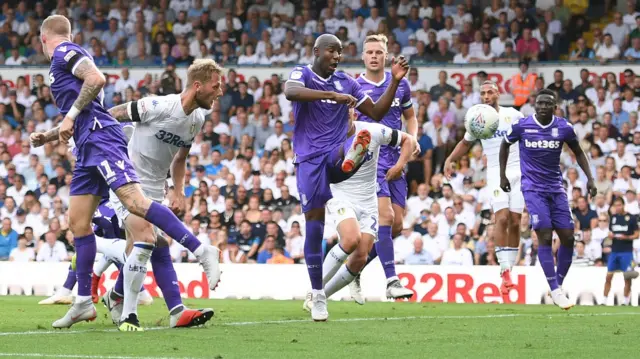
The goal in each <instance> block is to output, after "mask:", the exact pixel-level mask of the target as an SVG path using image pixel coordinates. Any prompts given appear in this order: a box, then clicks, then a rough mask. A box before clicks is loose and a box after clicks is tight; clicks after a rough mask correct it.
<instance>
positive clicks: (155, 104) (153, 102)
mask: <svg viewBox="0 0 640 359" xmlns="http://www.w3.org/2000/svg"><path fill="white" fill-rule="evenodd" d="M151 104H152V105H153V109H154V110H155V109H156V106H158V101H156V100H153V101H151Z"/></svg>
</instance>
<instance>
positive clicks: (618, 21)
mask: <svg viewBox="0 0 640 359" xmlns="http://www.w3.org/2000/svg"><path fill="white" fill-rule="evenodd" d="M603 32H604V33H605V37H606V36H607V34H608V35H611V38H612V40H613V43H614V44H615V45H616V46H617V47H618V48H620V49H624V48H626V47H627V45H628V41H629V34H630V33H631V29H630V28H629V25H627V24H625V23H624V22H623V21H622V14H621V13H619V12H616V13H615V14H614V15H613V22H612V23H609V24H608V25H607V26H606V27H605V28H604V30H603Z"/></svg>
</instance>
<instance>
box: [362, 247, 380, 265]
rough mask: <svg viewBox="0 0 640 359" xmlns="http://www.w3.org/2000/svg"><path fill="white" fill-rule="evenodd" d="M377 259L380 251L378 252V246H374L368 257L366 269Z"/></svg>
mask: <svg viewBox="0 0 640 359" xmlns="http://www.w3.org/2000/svg"><path fill="white" fill-rule="evenodd" d="M376 258H378V251H377V250H376V246H375V245H374V246H373V247H371V251H370V252H369V255H368V256H367V264H365V267H366V266H368V265H369V263H371V261H373V260H374V259H376Z"/></svg>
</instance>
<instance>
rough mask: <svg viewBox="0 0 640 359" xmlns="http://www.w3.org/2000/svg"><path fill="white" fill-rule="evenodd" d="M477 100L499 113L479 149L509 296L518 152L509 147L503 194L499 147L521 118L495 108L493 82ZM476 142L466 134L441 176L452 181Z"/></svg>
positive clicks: (518, 210)
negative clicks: (455, 164)
mask: <svg viewBox="0 0 640 359" xmlns="http://www.w3.org/2000/svg"><path fill="white" fill-rule="evenodd" d="M480 97H481V98H482V102H483V103H484V104H485V105H489V106H491V107H493V108H495V109H496V111H498V116H499V124H498V129H497V130H496V132H495V134H494V135H493V137H491V138H488V139H482V140H481V143H482V149H483V151H484V154H485V155H486V156H487V186H488V187H489V189H490V193H491V194H492V196H491V209H492V210H493V213H494V214H495V218H496V219H495V227H494V232H493V233H494V238H495V239H496V244H497V246H496V257H497V258H498V263H500V276H501V277H502V284H501V285H500V292H501V293H502V294H503V295H508V294H509V290H511V288H513V282H512V281H511V269H512V268H513V266H514V265H515V263H516V259H517V258H516V257H517V255H518V247H519V246H520V219H521V217H522V211H523V210H524V197H523V196H522V192H521V190H520V180H521V176H522V174H521V172H520V151H519V148H518V146H512V147H511V148H510V151H511V152H510V153H509V162H508V163H507V170H506V171H507V173H506V175H507V178H508V179H509V183H510V186H511V192H505V191H503V190H502V188H500V159H499V157H500V145H501V143H502V139H503V137H504V135H505V134H506V133H507V131H508V130H509V129H510V128H511V125H512V124H514V123H516V122H517V121H518V120H520V119H521V118H523V117H524V116H523V115H522V113H520V111H518V110H516V109H515V108H513V107H503V106H500V105H498V99H499V98H500V90H499V89H498V85H497V84H496V83H495V82H493V81H485V82H484V83H482V85H481V86H480ZM476 140H478V138H476V137H475V136H474V135H473V134H472V133H470V132H469V131H467V132H466V133H465V134H464V138H463V139H462V141H460V142H458V144H457V145H456V147H455V148H454V149H453V152H451V154H450V155H449V157H448V158H447V159H446V160H445V163H444V175H445V176H446V178H447V179H448V180H451V179H452V178H451V176H452V172H453V168H452V164H453V162H454V161H457V160H459V159H460V158H461V157H462V156H463V155H465V154H467V153H469V151H470V150H471V146H473V143H474V142H475V141H476Z"/></svg>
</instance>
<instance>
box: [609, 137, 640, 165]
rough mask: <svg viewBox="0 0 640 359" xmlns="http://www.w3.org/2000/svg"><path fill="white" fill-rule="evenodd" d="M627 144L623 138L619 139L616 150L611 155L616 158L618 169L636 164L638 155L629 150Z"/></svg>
mask: <svg viewBox="0 0 640 359" xmlns="http://www.w3.org/2000/svg"><path fill="white" fill-rule="evenodd" d="M626 149H627V144H626V142H625V141H624V140H623V139H619V140H618V142H617V144H616V151H615V152H613V153H611V154H610V155H609V156H611V157H613V159H614V160H616V170H618V171H620V170H622V167H624V166H629V167H631V168H633V167H635V166H636V157H635V156H634V155H633V153H631V152H628V151H627V150H626Z"/></svg>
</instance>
